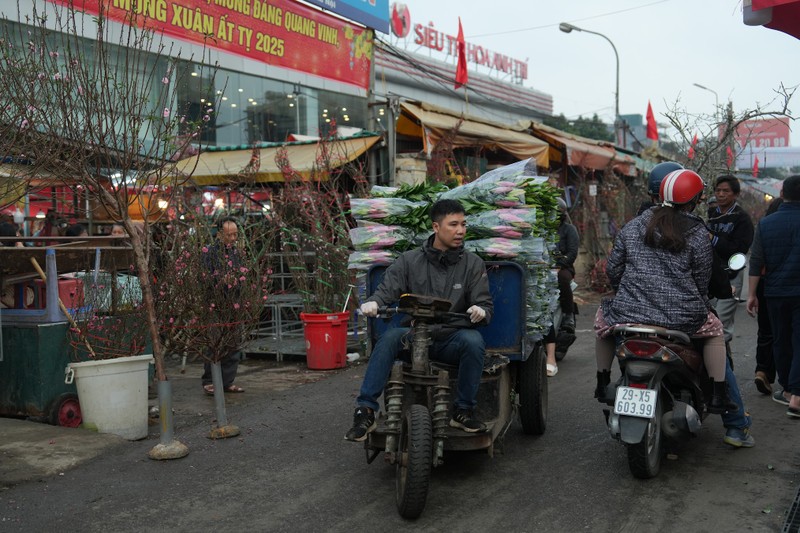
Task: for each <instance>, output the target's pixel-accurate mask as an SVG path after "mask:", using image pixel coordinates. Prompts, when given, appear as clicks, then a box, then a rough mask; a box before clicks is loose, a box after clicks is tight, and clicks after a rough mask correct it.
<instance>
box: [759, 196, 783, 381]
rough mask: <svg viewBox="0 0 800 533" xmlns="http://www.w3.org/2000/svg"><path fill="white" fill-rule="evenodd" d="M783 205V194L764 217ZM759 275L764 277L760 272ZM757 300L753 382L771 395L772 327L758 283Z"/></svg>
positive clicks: (773, 368)
mask: <svg viewBox="0 0 800 533" xmlns="http://www.w3.org/2000/svg"><path fill="white" fill-rule="evenodd" d="M781 203H783V192H781V196H780V197H779V198H775V199H774V200H772V202H770V204H769V207H768V208H767V212H766V213H765V214H764V216H766V217H768V216H769V215H771V214H773V213H774V212H775V211H777V210H778V207H780V205H781ZM760 275H762V276H763V275H764V272H763V270H762V272H761V274H760ZM756 298H757V299H758V313H757V315H758V316H757V319H758V333H757V334H756V374H755V377H754V379H753V381H754V382H755V384H756V388H757V389H758V392H760V393H761V394H770V395H771V394H772V392H773V391H772V384H773V383H774V382H775V355H774V354H773V350H772V326H771V325H770V322H769V309H768V308H767V299H766V298H764V284H763V283H759V284H758V289H757V290H756Z"/></svg>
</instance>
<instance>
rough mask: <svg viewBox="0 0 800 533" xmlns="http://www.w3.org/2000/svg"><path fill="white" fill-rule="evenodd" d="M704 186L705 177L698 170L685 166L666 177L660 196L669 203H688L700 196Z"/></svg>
mask: <svg viewBox="0 0 800 533" xmlns="http://www.w3.org/2000/svg"><path fill="white" fill-rule="evenodd" d="M704 188H705V184H704V183H703V178H701V177H700V176H698V175H697V173H696V172H693V171H691V170H688V169H685V168H683V169H680V170H675V171H672V172H670V173H669V174H667V175H666V176H665V177H664V180H663V181H662V182H661V188H660V189H659V191H658V196H659V198H661V201H662V202H664V203H667V204H672V205H681V204H688V203H689V202H691V201H692V200H694V199H695V198H698V197H699V196H700V194H702V192H703V189H704Z"/></svg>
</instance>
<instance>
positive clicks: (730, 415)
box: [721, 357, 752, 429]
mask: <svg viewBox="0 0 800 533" xmlns="http://www.w3.org/2000/svg"><path fill="white" fill-rule="evenodd" d="M725 381H727V382H728V397H729V398H730V399H731V401H732V402H733V403H735V404H736V405H738V406H739V408H738V409H737V410H736V411H728V412H726V413H723V414H722V415H721V417H722V425H723V426H725V427H726V428H728V429H731V428H734V429H747V428H749V427H750V424H752V420H750V415H749V414H747V412H746V411H745V410H744V402H743V401H742V395H741V393H740V392H739V385H738V384H737V383H736V376H735V375H733V369H732V368H731V362H730V359H728V358H727V357H726V358H725Z"/></svg>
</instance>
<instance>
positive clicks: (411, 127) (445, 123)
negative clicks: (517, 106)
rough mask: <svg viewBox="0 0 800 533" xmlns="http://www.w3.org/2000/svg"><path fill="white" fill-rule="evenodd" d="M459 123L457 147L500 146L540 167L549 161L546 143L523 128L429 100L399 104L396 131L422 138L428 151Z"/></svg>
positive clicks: (492, 148) (454, 141)
mask: <svg viewBox="0 0 800 533" xmlns="http://www.w3.org/2000/svg"><path fill="white" fill-rule="evenodd" d="M459 121H460V122H461V123H460V125H459ZM456 126H458V132H457V134H456V135H455V137H454V138H453V147H454V148H457V147H466V146H481V147H484V148H486V149H490V150H496V149H500V150H503V151H505V152H508V153H509V154H511V155H513V156H514V157H516V158H517V159H520V160H522V159H528V158H531V157H532V158H534V159H535V160H536V165H537V166H540V167H547V166H548V165H549V159H548V146H547V143H546V142H544V141H541V140H539V139H537V138H536V137H533V136H531V135H530V134H528V133H526V132H524V131H517V130H515V129H513V126H505V125H502V124H495V123H491V122H488V121H486V120H483V119H480V118H476V117H471V116H469V115H461V114H458V113H456V112H454V111H450V110H447V109H443V108H440V107H437V106H434V105H431V104H426V103H410V102H403V103H402V104H400V118H399V120H398V121H397V133H398V134H401V135H409V136H413V137H420V138H422V142H423V146H424V149H425V152H426V153H428V154H430V153H431V151H432V150H433V147H434V146H436V144H438V143H439V141H441V139H442V138H443V137H444V136H445V135H448V134H451V132H452V131H453V130H454V129H455V128H456Z"/></svg>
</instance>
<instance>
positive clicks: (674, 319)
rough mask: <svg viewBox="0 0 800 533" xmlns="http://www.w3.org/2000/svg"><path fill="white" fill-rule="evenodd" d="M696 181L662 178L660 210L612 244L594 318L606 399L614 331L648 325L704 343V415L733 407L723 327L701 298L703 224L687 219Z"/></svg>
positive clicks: (705, 257) (706, 269)
mask: <svg viewBox="0 0 800 533" xmlns="http://www.w3.org/2000/svg"><path fill="white" fill-rule="evenodd" d="M703 188H704V184H703V180H702V179H701V178H700V176H698V175H697V174H696V173H695V172H693V171H691V170H687V169H680V170H675V171H673V172H670V173H669V174H667V176H666V177H665V178H664V180H663V181H662V182H661V188H660V194H659V196H660V199H661V201H662V204H661V206H660V207H654V208H651V209H649V210H647V211H645V212H644V213H642V214H641V215H640V216H638V217H636V218H634V219H633V220H631V221H630V222H629V223H628V224H626V225H625V226H624V227H623V228H622V230H621V231H620V233H619V235H617V238H616V240H615V241H614V247H613V249H612V250H611V254H610V255H609V257H608V263H607V266H606V273H607V274H608V278H609V281H610V282H611V285H612V287H614V289H615V291H616V294H615V296H614V297H613V298H610V299H606V300H604V301H603V302H602V303H601V305H600V308H599V309H598V310H597V315H596V317H595V325H594V327H595V331H596V334H597V339H596V342H595V354H596V357H597V388H596V389H595V393H594V395H595V398H597V399H598V401H600V402H604V403H605V402H607V401H613V398H608V399H607V398H606V397H605V396H606V388H607V386H608V384H609V383H610V381H611V363H612V362H613V360H614V348H615V343H614V337H613V331H614V326H615V325H618V324H652V325H655V326H661V327H665V328H668V329H673V330H677V331H682V332H684V333H686V334H687V335H690V336H693V337H702V338H704V339H705V342H704V344H703V361H704V363H705V367H706V371H707V372H708V375H709V377H710V378H711V379H712V380H713V382H714V390H713V394H712V397H711V402H710V403H709V405H708V410H709V412H711V413H717V414H719V413H723V412H725V411H726V410H729V409H736V406H735V404H731V402H730V401H729V399H728V391H727V384H726V382H725V340H724V338H723V337H722V323H721V322H720V321H719V319H718V318H717V316H716V315H715V314H714V313H713V312H712V310H711V309H712V308H711V306H710V304H709V299H708V284H709V279H710V277H711V263H712V254H713V252H712V248H711V241H710V239H709V237H708V230H707V229H706V227H705V224H704V223H703V221H702V220H701V219H700V218H699V217H697V216H695V215H693V214H692V211H694V208H695V207H696V206H697V203H698V201H699V200H700V196H701V195H702V193H703Z"/></svg>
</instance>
